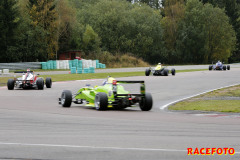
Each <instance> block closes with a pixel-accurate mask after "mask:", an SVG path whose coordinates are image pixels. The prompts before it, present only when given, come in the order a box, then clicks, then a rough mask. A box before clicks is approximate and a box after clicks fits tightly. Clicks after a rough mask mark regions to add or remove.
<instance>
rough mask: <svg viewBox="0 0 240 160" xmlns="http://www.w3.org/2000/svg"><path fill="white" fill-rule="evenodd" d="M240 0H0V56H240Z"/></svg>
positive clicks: (173, 60)
mask: <svg viewBox="0 0 240 160" xmlns="http://www.w3.org/2000/svg"><path fill="white" fill-rule="evenodd" d="M239 14H240V0H18V1H16V0H1V1H0V62H19V61H23V62H27V61H46V60H51V59H57V57H58V55H59V53H61V52H64V51H69V50H80V51H81V52H82V55H83V56H86V57H89V56H92V58H97V57H100V56H102V55H103V54H104V55H105V54H106V53H107V54H111V55H117V54H126V53H127V54H129V55H132V56H135V57H137V58H142V59H144V60H145V61H147V62H149V63H151V64H154V63H157V62H162V63H168V64H190V63H191V64H203V63H210V62H212V61H216V60H222V61H224V62H228V61H229V62H237V61H239V60H240V50H239V47H240V30H239V27H240V16H239Z"/></svg>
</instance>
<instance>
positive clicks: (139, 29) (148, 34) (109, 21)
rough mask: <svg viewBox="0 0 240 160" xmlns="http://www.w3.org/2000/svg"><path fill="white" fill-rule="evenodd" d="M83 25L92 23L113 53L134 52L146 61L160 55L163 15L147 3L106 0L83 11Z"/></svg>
mask: <svg viewBox="0 0 240 160" xmlns="http://www.w3.org/2000/svg"><path fill="white" fill-rule="evenodd" d="M77 18H78V21H79V23H80V24H89V25H90V26H91V27H92V28H93V30H94V31H95V32H96V33H97V34H98V36H99V37H100V38H101V48H102V49H103V50H106V51H109V52H113V53H116V52H131V53H133V54H135V55H136V56H141V57H143V58H144V59H145V60H149V61H150V60H154V59H155V58H153V56H156V57H157V56H158V57H160V53H161V48H162V47H161V38H162V29H161V25H160V19H161V16H160V14H159V12H156V11H154V10H153V9H151V8H150V7H148V6H146V5H138V4H135V5H133V4H131V3H128V2H126V1H118V0H113V1H108V0H102V1H99V2H96V3H94V4H93V5H86V7H85V8H83V9H81V10H79V12H78V17H77Z"/></svg>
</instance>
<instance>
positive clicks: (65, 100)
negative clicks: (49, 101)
mask: <svg viewBox="0 0 240 160" xmlns="http://www.w3.org/2000/svg"><path fill="white" fill-rule="evenodd" d="M61 104H62V106H63V107H71V104H72V92H71V91H69V90H64V91H63V92H62V95H61Z"/></svg>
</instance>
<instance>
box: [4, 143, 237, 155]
mask: <svg viewBox="0 0 240 160" xmlns="http://www.w3.org/2000/svg"><path fill="white" fill-rule="evenodd" d="M0 145H19V146H41V147H65V148H91V149H112V150H135V151H162V152H187V149H186V150H179V149H161V148H123V147H97V146H78V145H59V144H30V143H5V142H0ZM235 154H240V152H235Z"/></svg>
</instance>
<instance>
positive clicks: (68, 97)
mask: <svg viewBox="0 0 240 160" xmlns="http://www.w3.org/2000/svg"><path fill="white" fill-rule="evenodd" d="M124 83H125V84H134V83H139V84H140V93H139V94H131V93H130V92H129V91H126V90H125V89H124V87H123V86H122V85H120V84H124ZM72 102H74V103H76V104H83V103H85V104H86V105H87V106H92V107H95V108H96V110H107V109H108V108H114V109H118V110H119V109H124V108H127V107H133V106H135V104H137V103H138V104H139V107H140V109H141V110H142V111H149V110H151V109H152V103H153V102H152V96H151V94H150V93H146V92H145V84H144V81H117V80H115V79H114V78H112V77H108V78H107V80H106V81H105V83H104V84H103V85H102V86H96V87H90V86H86V87H83V88H81V89H79V91H78V92H77V93H76V94H72V92H71V91H69V90H64V91H63V92H62V94H61V98H59V104H61V105H62V106H63V107H70V106H71V103H72Z"/></svg>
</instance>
